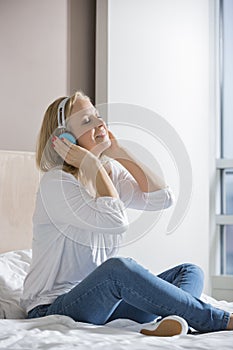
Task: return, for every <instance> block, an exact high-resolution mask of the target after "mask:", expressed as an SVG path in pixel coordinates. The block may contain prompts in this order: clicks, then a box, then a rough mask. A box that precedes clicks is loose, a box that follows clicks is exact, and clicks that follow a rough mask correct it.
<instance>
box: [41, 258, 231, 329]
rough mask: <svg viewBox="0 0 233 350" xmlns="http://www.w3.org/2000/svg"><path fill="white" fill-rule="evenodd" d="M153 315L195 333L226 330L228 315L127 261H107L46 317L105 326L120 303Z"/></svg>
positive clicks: (126, 259)
mask: <svg viewBox="0 0 233 350" xmlns="http://www.w3.org/2000/svg"><path fill="white" fill-rule="evenodd" d="M122 300H124V301H125V302H126V303H128V304H130V305H132V306H134V307H136V308H138V309H140V310H142V311H144V312H147V313H149V314H153V315H161V316H162V317H165V316H169V315H178V316H181V317H183V318H184V319H186V321H187V322H188V323H189V325H190V326H191V327H193V328H195V329H197V330H199V331H206V332H207V331H215V330H223V329H226V327H227V324H228V321H229V317H230V315H229V313H227V312H224V311H222V310H219V309H216V308H214V307H212V306H211V305H209V304H205V303H204V302H202V301H201V300H199V299H197V298H195V297H193V296H192V295H191V294H190V293H188V292H186V291H183V290H182V289H180V288H178V287H176V286H175V285H173V284H171V283H169V282H167V281H165V280H163V279H162V278H160V277H157V276H154V275H153V274H152V273H150V272H149V271H148V270H146V269H144V268H143V267H142V266H141V265H139V264H137V263H136V262H135V261H134V260H133V259H130V258H111V259H109V260H107V261H106V262H105V263H103V264H102V265H100V266H99V267H98V268H97V269H95V270H94V271H93V272H92V273H91V274H90V275H89V276H87V277H86V278H85V279H84V280H83V281H82V282H81V283H80V284H79V285H77V286H76V287H74V288H73V289H72V290H71V291H70V292H68V293H67V294H64V295H62V296H61V297H58V298H57V300H56V301H55V302H54V303H53V304H52V305H51V306H50V307H49V309H48V312H47V315H49V314H54V313H58V314H63V315H67V316H70V317H72V318H73V319H74V320H75V321H82V322H89V323H94V324H105V323H106V322H107V321H108V319H109V318H110V316H111V315H112V314H113V312H114V311H115V309H116V308H117V306H118V305H119V304H120V302H121V301H122Z"/></svg>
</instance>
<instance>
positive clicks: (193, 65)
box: [97, 0, 209, 291]
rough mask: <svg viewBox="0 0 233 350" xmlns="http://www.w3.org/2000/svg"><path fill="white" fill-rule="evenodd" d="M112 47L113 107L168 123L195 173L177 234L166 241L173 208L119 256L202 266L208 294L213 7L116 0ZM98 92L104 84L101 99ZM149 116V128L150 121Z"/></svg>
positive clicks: (156, 265)
mask: <svg viewBox="0 0 233 350" xmlns="http://www.w3.org/2000/svg"><path fill="white" fill-rule="evenodd" d="M99 2H101V0H100V1H99ZM104 2H105V3H107V1H104ZM97 4H98V2H97ZM98 16H101V13H98ZM106 44H107V51H106V54H107V59H108V65H107V66H106V69H107V71H108V81H107V85H108V87H107V94H106V101H107V102H110V103H112V102H114V103H127V104H133V105H138V106H141V107H145V108H148V109H150V110H153V111H155V112H157V113H158V114H159V115H160V116H162V117H163V118H165V120H166V121H168V122H169V123H170V124H171V126H172V127H173V128H174V129H175V130H176V132H177V133H178V134H179V136H180V138H181V139H182V141H183V143H184V145H185V147H186V150H187V152H188V154H189V158H190V161H191V165H192V171H193V195H192V201H191V204H190V209H189V212H188V214H187V215H186V217H185V219H184V221H183V222H182V223H181V225H180V226H179V227H178V228H177V229H176V231H175V232H174V233H173V234H171V235H166V234H165V226H166V221H167V220H168V219H169V217H170V216H169V215H171V213H172V210H173V209H169V210H168V212H167V213H166V215H165V217H164V218H162V220H161V222H160V223H159V224H158V225H157V226H156V228H155V229H154V230H151V231H150V232H149V233H148V234H146V235H145V236H144V237H143V238H141V239H138V240H137V241H136V242H134V243H131V244H129V245H127V246H125V247H122V248H121V249H120V254H122V255H126V256H133V257H135V258H136V259H137V260H138V261H140V262H141V263H143V264H144V265H145V266H147V267H148V268H149V269H151V270H152V271H154V272H159V271H161V270H163V269H166V268H168V267H169V266H171V265H174V264H178V263H181V262H193V263H196V264H198V265H200V266H201V267H202V268H203V269H204V271H205V274H206V289H205V290H206V291H208V290H209V279H208V276H209V222H208V220H209V197H208V196H209V168H208V166H209V158H208V156H209V1H208V0H144V1H142V0H117V1H114V0H109V1H108V41H107V43H106ZM103 45H104V43H103ZM97 68H98V67H97ZM98 89H100V90H101V83H100V84H99V85H98V86H97V93H98ZM100 95H101V94H100ZM141 107H140V108H141ZM143 117H145V123H146V114H145V116H143V115H142V118H143ZM109 118H110V121H111V116H110V115H109ZM125 121H127V120H125ZM145 127H146V128H147V129H148V128H150V126H148V125H146V124H145ZM155 127H156V126H155V125H151V129H153V128H155ZM113 129H114V126H113ZM115 130H116V132H117V133H118V135H119V134H121V132H122V133H124V132H125V131H124V128H123V127H122V128H121V129H120V127H118V128H117V127H115ZM127 132H128V138H130V139H133V136H132V134H130V130H128V131H127ZM127 132H125V135H124V137H127V136H126V135H127ZM144 136H145V135H144ZM138 141H139V143H140V144H143V145H145V147H147V148H148V149H149V150H150V151H151V152H152V153H153V154H154V155H156V157H157V160H158V162H159V163H160V164H164V161H163V159H164V157H165V158H166V157H167V156H166V155H165V153H164V152H163V150H162V148H161V147H160V146H161V145H160V146H159V145H156V142H154V141H153V140H152V139H151V138H150V137H146V136H145V137H144V138H143V137H141V138H138V135H137V138H136V139H135V142H138ZM157 146H158V148H157ZM158 149H159V150H160V152H158ZM132 151H133V149H132ZM168 158H169V157H168ZM144 161H146V159H144ZM168 164H169V165H167V166H166V164H165V167H164V169H165V177H166V180H167V182H168V184H169V185H171V187H172V188H173V190H174V192H175V194H176V195H177V194H178V193H179V188H178V178H177V174H176V172H175V169H174V167H173V166H172V164H170V163H169V161H168ZM145 220H146V219H145Z"/></svg>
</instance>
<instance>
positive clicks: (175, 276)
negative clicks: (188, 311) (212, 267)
mask: <svg viewBox="0 0 233 350" xmlns="http://www.w3.org/2000/svg"><path fill="white" fill-rule="evenodd" d="M158 277H160V278H162V279H163V280H165V281H167V282H169V283H172V284H173V285H174V286H176V287H178V288H180V289H182V290H184V291H185V292H188V293H190V294H191V295H192V296H193V297H196V298H199V297H200V296H201V293H202V291H203V286H204V274H203V271H202V270H201V269H200V267H198V266H197V265H194V264H181V265H178V266H175V267H173V268H171V269H169V270H167V271H165V272H162V273H161V274H159V275H158Z"/></svg>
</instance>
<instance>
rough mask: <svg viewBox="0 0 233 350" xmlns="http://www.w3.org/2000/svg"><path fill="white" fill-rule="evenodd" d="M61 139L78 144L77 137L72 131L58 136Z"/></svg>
mask: <svg viewBox="0 0 233 350" xmlns="http://www.w3.org/2000/svg"><path fill="white" fill-rule="evenodd" d="M58 137H59V139H62V138H64V139H67V140H68V141H70V142H71V143H73V144H75V145H76V144H77V141H76V138H75V137H74V136H73V135H72V134H71V133H70V132H63V133H62V134H61V135H59V136H58Z"/></svg>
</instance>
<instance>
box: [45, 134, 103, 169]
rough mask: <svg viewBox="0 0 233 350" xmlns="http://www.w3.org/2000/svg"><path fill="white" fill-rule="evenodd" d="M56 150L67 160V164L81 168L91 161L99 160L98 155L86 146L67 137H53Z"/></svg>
mask: <svg viewBox="0 0 233 350" xmlns="http://www.w3.org/2000/svg"><path fill="white" fill-rule="evenodd" d="M52 143H53V147H54V150H55V151H56V152H57V153H58V154H59V156H60V157H61V158H62V159H64V160H65V162H66V163H67V164H70V165H72V166H74V167H75V168H80V167H81V166H82V165H84V164H89V163H90V162H89V161H92V162H94V161H97V160H98V159H97V157H96V156H95V155H94V154H93V153H91V152H89V151H88V150H87V149H86V148H83V147H80V146H78V145H75V144H73V143H72V142H70V141H68V140H67V139H66V138H63V139H60V138H59V137H57V136H54V137H53V138H52Z"/></svg>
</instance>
